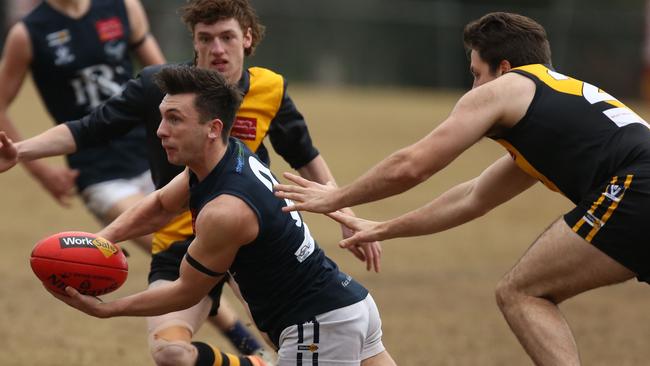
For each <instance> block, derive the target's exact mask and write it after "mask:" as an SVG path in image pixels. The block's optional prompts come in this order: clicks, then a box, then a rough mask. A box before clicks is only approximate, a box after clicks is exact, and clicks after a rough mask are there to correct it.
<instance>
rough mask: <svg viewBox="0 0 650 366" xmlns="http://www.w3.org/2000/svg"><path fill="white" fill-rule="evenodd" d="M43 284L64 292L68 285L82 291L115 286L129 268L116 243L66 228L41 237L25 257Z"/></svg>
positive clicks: (99, 291) (92, 292) (105, 290)
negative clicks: (30, 253)
mask: <svg viewBox="0 0 650 366" xmlns="http://www.w3.org/2000/svg"><path fill="white" fill-rule="evenodd" d="M29 262H30V264H31V266H32V270H33V271H34V273H35V274H36V277H38V278H39V279H40V280H41V281H43V283H44V284H45V286H47V287H48V288H50V289H52V290H54V291H56V292H59V293H64V289H65V287H66V286H71V287H74V288H75V289H77V290H78V291H79V292H81V293H82V294H85V295H91V296H99V295H104V294H107V293H109V292H113V291H115V290H117V289H118V288H119V287H120V286H122V284H123V283H124V281H126V276H127V274H128V271H129V267H128V264H127V262H126V257H125V256H124V253H123V252H122V249H120V247H119V246H117V245H115V244H113V243H111V242H109V241H108V240H106V239H104V238H102V237H99V236H97V235H95V234H91V233H85V232H81V231H66V232H62V233H58V234H54V235H51V236H48V237H46V238H43V239H41V241H39V242H38V243H36V245H35V246H34V249H33V250H32V256H31V258H30V260H29Z"/></svg>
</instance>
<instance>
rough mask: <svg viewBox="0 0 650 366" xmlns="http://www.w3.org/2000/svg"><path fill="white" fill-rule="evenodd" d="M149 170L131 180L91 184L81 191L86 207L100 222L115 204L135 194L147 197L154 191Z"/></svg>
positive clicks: (124, 179)
mask: <svg viewBox="0 0 650 366" xmlns="http://www.w3.org/2000/svg"><path fill="white" fill-rule="evenodd" d="M155 189H156V188H155V186H154V184H153V181H152V180H151V172H150V171H149V170H147V171H145V172H144V173H142V174H140V175H137V176H135V177H132V178H120V179H113V180H107V181H105V182H100V183H96V184H92V185H90V186H88V187H86V188H85V189H84V190H83V191H81V198H83V200H84V202H85V204H86V207H87V208H88V210H89V211H90V212H92V213H93V214H94V215H95V216H97V218H99V219H100V220H104V218H105V216H106V213H107V212H108V210H110V209H111V207H113V206H114V205H115V204H116V203H118V202H120V201H121V200H123V199H125V198H127V197H130V196H134V195H136V194H141V195H147V194H149V193H151V192H153V191H154V190H155Z"/></svg>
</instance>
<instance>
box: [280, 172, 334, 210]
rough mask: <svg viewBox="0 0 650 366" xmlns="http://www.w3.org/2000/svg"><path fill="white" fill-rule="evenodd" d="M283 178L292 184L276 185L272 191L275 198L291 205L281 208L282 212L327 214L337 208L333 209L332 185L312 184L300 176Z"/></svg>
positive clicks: (287, 175) (287, 174)
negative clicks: (291, 203)
mask: <svg viewBox="0 0 650 366" xmlns="http://www.w3.org/2000/svg"><path fill="white" fill-rule="evenodd" d="M283 176H284V177H285V178H286V179H288V180H290V181H292V182H293V183H294V184H295V185H294V184H276V185H275V186H273V191H274V193H275V196H276V197H279V198H284V199H289V200H291V201H293V202H294V204H293V205H289V206H285V207H282V211H284V212H289V211H309V212H315V213H328V212H332V211H335V210H336V209H338V208H339V207H334V205H333V202H331V201H332V193H333V192H334V191H335V190H336V186H334V185H333V184H320V183H316V182H312V181H310V180H308V179H305V178H303V177H301V176H298V175H295V174H291V173H284V174H283Z"/></svg>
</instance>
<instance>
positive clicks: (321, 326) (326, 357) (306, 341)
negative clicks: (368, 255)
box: [278, 295, 385, 366]
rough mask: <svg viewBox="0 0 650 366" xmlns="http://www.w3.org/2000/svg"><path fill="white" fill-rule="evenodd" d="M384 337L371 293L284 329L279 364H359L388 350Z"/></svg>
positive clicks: (337, 365)
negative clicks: (382, 337)
mask: <svg viewBox="0 0 650 366" xmlns="http://www.w3.org/2000/svg"><path fill="white" fill-rule="evenodd" d="M381 336H382V333H381V319H380V318H379V312H378V311H377V307H376V305H375V303H374V301H373V300H372V297H371V296H370V295H368V297H366V299H364V300H362V301H360V302H357V303H355V304H352V305H349V306H346V307H343V308H340V309H336V310H333V311H330V312H327V313H324V314H320V315H317V316H316V317H315V318H314V319H312V320H311V321H308V322H305V323H303V324H298V325H293V326H290V327H287V328H286V329H284V331H283V332H282V334H281V335H280V339H279V343H280V349H279V350H278V355H279V363H278V364H279V365H281V366H288V365H299V364H312V363H315V362H317V363H318V365H321V366H342V365H359V364H361V362H362V360H364V359H369V358H372V357H374V356H376V355H378V354H381V353H382V352H384V351H385V348H384V346H383V343H382V341H381Z"/></svg>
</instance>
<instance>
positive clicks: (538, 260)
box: [501, 218, 634, 302]
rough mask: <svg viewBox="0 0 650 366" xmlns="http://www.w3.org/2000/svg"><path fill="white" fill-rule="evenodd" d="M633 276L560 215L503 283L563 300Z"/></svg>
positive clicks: (555, 299) (557, 300) (536, 294)
mask: <svg viewBox="0 0 650 366" xmlns="http://www.w3.org/2000/svg"><path fill="white" fill-rule="evenodd" d="M632 277H634V272H632V271H630V270H629V269H627V268H626V267H624V266H623V265H622V264H620V263H618V262H617V261H615V260H614V259H612V258H611V257H609V256H608V255H607V254H605V253H604V252H602V251H601V250H599V249H598V248H596V247H594V246H593V245H592V244H590V243H588V242H586V241H585V240H584V239H583V238H582V237H580V236H578V235H577V234H576V233H575V232H573V231H572V230H571V228H570V227H569V226H568V225H567V224H566V222H565V221H564V219H562V218H560V219H558V220H557V221H555V222H554V223H553V224H552V225H551V226H550V227H549V228H548V229H546V231H545V232H544V233H542V235H540V237H539V238H537V240H536V241H535V242H534V243H533V245H532V246H531V247H530V248H529V249H528V250H527V251H526V253H525V254H524V255H523V256H522V257H521V259H520V260H519V262H518V263H517V264H516V265H515V266H514V267H513V268H512V269H511V270H510V271H509V272H508V274H506V276H505V278H504V279H503V280H502V282H501V285H502V286H503V285H505V286H508V287H510V288H514V289H516V290H517V291H519V292H523V293H525V294H527V295H531V296H538V297H546V298H550V299H552V300H553V301H555V302H561V301H563V300H565V299H567V298H570V297H572V296H575V295H577V294H579V293H582V292H585V291H587V290H590V289H593V288H597V287H601V286H605V285H610V284H614V283H619V282H622V281H625V280H628V279H630V278H632Z"/></svg>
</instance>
